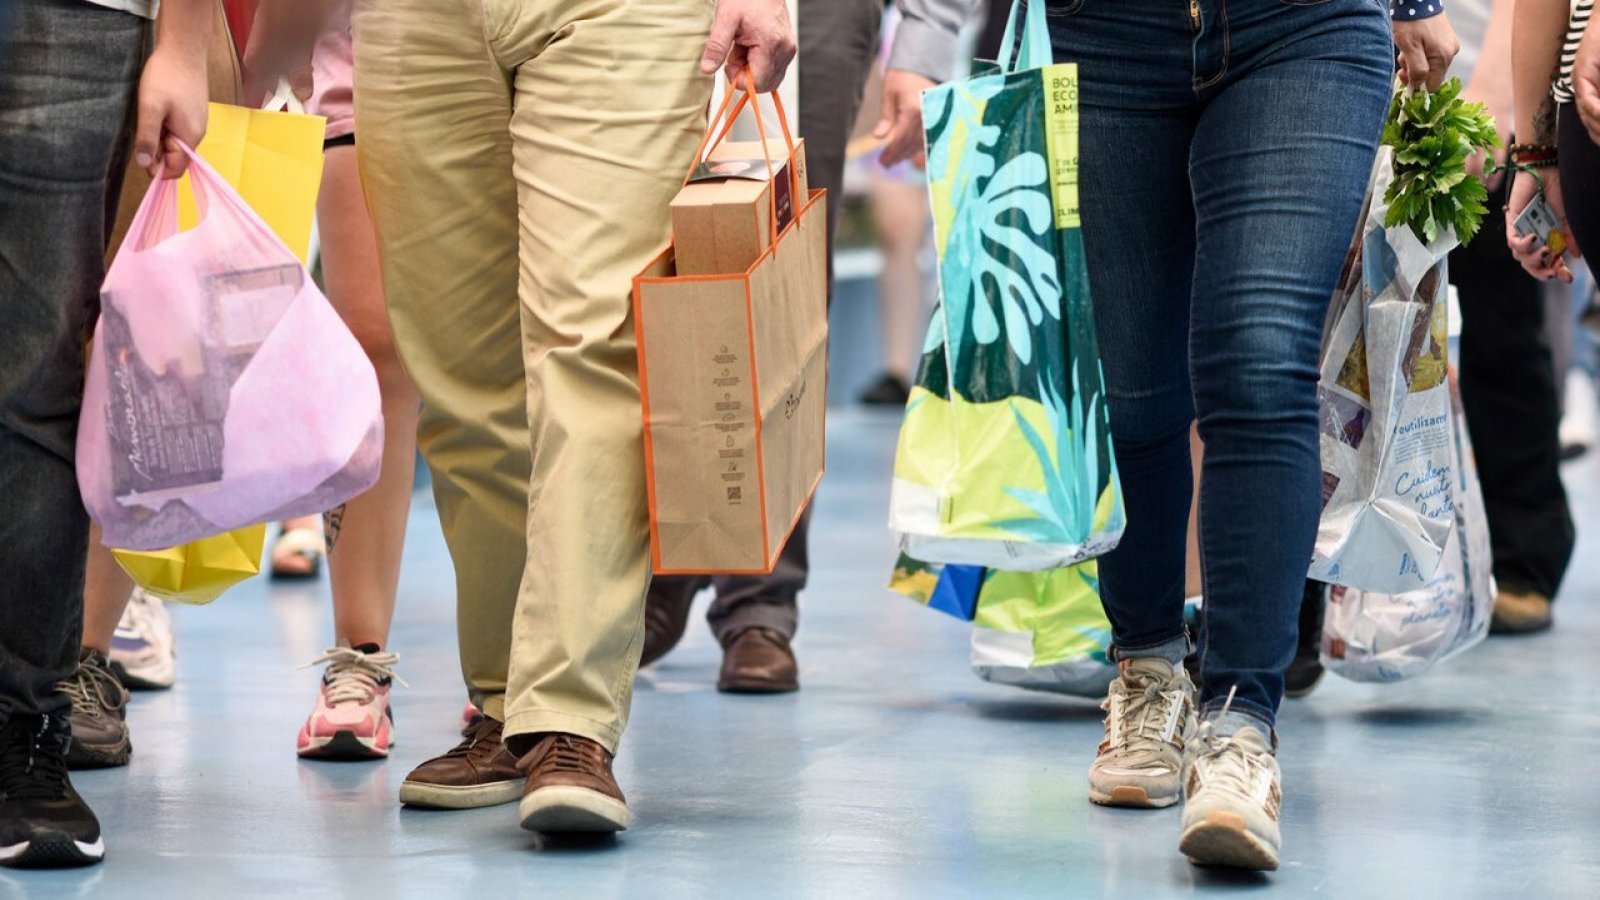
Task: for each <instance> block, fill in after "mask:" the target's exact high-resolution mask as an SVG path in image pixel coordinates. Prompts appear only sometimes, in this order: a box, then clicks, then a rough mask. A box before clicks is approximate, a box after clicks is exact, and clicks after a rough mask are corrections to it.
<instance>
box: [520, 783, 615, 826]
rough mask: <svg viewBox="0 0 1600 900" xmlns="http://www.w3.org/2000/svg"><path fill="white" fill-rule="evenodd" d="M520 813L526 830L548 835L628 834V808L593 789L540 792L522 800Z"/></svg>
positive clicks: (542, 790) (552, 789)
mask: <svg viewBox="0 0 1600 900" xmlns="http://www.w3.org/2000/svg"><path fill="white" fill-rule="evenodd" d="M517 813H518V815H519V816H520V817H521V819H522V827H523V829H524V830H526V831H537V832H541V833H544V834H563V833H569V832H612V831H627V830H628V806H627V804H625V803H622V802H620V801H618V800H616V799H615V798H612V797H607V796H606V795H605V794H602V793H600V792H599V791H594V790H590V789H589V788H581V787H572V786H568V785H558V786H555V787H544V788H539V789H538V790H535V791H533V792H531V793H529V794H527V795H526V796H524V797H523V798H522V803H521V805H520V806H518V807H517Z"/></svg>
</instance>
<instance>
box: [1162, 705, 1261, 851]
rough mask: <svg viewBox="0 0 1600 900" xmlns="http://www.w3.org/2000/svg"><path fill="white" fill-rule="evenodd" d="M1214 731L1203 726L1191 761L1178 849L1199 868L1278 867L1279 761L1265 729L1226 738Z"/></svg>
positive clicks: (1242, 732) (1254, 729) (1185, 788)
mask: <svg viewBox="0 0 1600 900" xmlns="http://www.w3.org/2000/svg"><path fill="white" fill-rule="evenodd" d="M1213 727H1214V726H1213V724H1212V723H1211V722H1206V723H1205V724H1203V725H1201V726H1200V733H1199V735H1198V737H1197V738H1196V739H1195V742H1194V748H1193V753H1192V754H1191V756H1190V757H1189V759H1188V769H1187V774H1186V781H1185V785H1184V793H1185V797H1186V799H1185V800H1184V804H1183V837H1182V838H1180V839H1179V841H1178V849H1179V850H1181V851H1182V852H1183V855H1184V856H1187V857H1189V861H1190V862H1192V863H1194V864H1195V865H1197V866H1234V867H1236V868H1241V869H1268V870H1270V869H1276V868H1277V867H1278V848H1279V847H1280V846H1282V841H1283V839H1282V836H1281V835H1280V834H1279V832H1278V804H1279V803H1280V802H1281V800H1282V795H1281V794H1280V793H1279V787H1278V780H1279V773H1278V760H1277V759H1276V758H1275V757H1274V756H1273V755H1272V747H1271V746H1269V745H1268V742H1267V738H1265V737H1263V736H1262V734H1261V731H1260V730H1259V729H1256V728H1251V727H1248V726H1246V727H1244V728H1241V729H1239V730H1238V731H1236V732H1234V733H1233V734H1231V735H1228V736H1227V737H1220V736H1218V735H1217V734H1216V733H1215V732H1214V731H1213Z"/></svg>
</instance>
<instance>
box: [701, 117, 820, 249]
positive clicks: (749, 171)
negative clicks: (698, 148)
mask: <svg viewBox="0 0 1600 900" xmlns="http://www.w3.org/2000/svg"><path fill="white" fill-rule="evenodd" d="M767 152H769V153H771V154H772V155H773V158H772V170H771V172H770V173H769V172H768V169H767V163H766V161H765V158H764V157H763V156H762V150H761V142H760V141H728V142H725V143H723V144H720V145H718V146H717V147H716V148H714V149H713V150H712V151H711V155H710V157H709V158H707V159H706V160H705V161H704V162H702V163H701V164H700V165H699V166H698V167H697V168H696V169H695V173H694V174H693V175H691V176H690V180H689V183H688V184H686V185H684V186H683V189H682V190H680V191H679V192H678V195H677V197H675V198H673V200H672V206H671V210H672V239H673V244H674V246H675V247H676V253H677V272H678V274H679V275H727V274H732V273H736V272H743V271H745V270H746V269H749V268H750V266H751V264H753V263H754V262H755V261H756V259H757V258H758V257H760V256H761V254H762V253H765V252H766V250H767V247H768V246H769V245H770V244H771V243H772V231H773V229H772V225H771V222H772V214H773V208H774V205H776V208H777V215H778V228H777V230H778V231H780V232H781V231H782V230H783V229H784V228H786V227H788V225H789V223H790V222H792V221H793V220H794V213H795V210H796V208H798V207H799V205H800V204H802V203H804V202H805V201H806V198H807V197H808V196H810V184H809V182H808V180H807V178H806V162H805V160H806V156H805V140H804V139H801V140H799V141H796V142H795V148H794V164H795V175H796V176H797V178H798V180H799V182H800V185H799V186H800V192H799V195H798V196H796V195H795V194H794V186H793V184H792V183H791V182H790V179H789V174H788V160H786V159H784V156H785V154H786V152H787V148H786V147H785V146H784V143H783V141H782V140H773V139H770V138H769V139H768V140H767ZM774 179H775V180H774ZM774 190H775V191H776V194H775V195H774V193H773V192H774ZM774 201H775V202H774Z"/></svg>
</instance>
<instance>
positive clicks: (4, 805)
mask: <svg viewBox="0 0 1600 900" xmlns="http://www.w3.org/2000/svg"><path fill="white" fill-rule="evenodd" d="M69 727H70V726H69V725H68V724H67V719H66V717H65V716H15V717H13V718H12V719H11V721H9V722H7V723H6V724H5V725H4V726H0V866H19V867H48V866H89V865H94V864H95V863H97V862H99V861H100V860H101V859H102V858H104V857H105V855H106V847H105V842H104V841H102V840H101V838H100V822H99V820H97V819H96V818H95V817H94V811H93V810H91V809H90V808H89V805H88V804H87V803H84V802H83V798H82V797H80V796H78V792H77V791H75V790H73V788H72V781H71V780H70V779H68V778H67V744H68V743H70V741H71V738H70V736H69V735H70V732H69Z"/></svg>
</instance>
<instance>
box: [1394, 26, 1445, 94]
mask: <svg viewBox="0 0 1600 900" xmlns="http://www.w3.org/2000/svg"><path fill="white" fill-rule="evenodd" d="M1393 27H1394V47H1395V50H1396V52H1398V53H1399V55H1400V78H1401V80H1402V81H1404V82H1405V84H1407V85H1409V86H1410V87H1413V88H1427V89H1428V90H1430V91H1434V90H1438V89H1439V85H1441V84H1444V76H1445V72H1446V71H1447V70H1448V69H1449V68H1450V61H1451V60H1453V59H1455V58H1456V52H1457V51H1459V50H1460V49H1461V41H1460V40H1458V39H1457V38H1456V30H1455V29H1454V28H1452V27H1451V25H1450V20H1449V18H1448V17H1447V16H1446V15H1445V14H1444V13H1440V14H1439V15H1437V16H1429V17H1428V18H1426V19H1413V20H1410V21H1404V22H1402V21H1400V20H1399V19H1395V20H1393Z"/></svg>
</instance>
